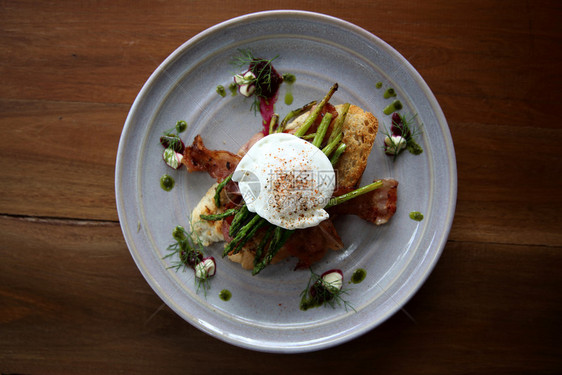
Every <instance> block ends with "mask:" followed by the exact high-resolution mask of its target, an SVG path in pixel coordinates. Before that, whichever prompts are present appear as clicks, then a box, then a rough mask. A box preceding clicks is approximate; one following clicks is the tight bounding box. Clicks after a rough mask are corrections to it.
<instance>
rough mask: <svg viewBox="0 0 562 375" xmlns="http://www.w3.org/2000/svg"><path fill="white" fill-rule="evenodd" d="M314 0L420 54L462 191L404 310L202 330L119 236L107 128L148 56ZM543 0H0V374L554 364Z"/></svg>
mask: <svg viewBox="0 0 562 375" xmlns="http://www.w3.org/2000/svg"><path fill="white" fill-rule="evenodd" d="M279 7H282V8H285V9H302V10H310V11H319V12H323V13H326V14H329V15H333V16H337V17H340V18H342V19H344V20H347V21H350V22H352V23H355V24H357V25H358V26H361V27H363V28H365V29H366V30H368V31H370V32H372V33H374V34H376V35H378V36H379V37H381V38H382V39H383V40H385V41H386V42H388V43H390V44H391V45H392V46H394V47H395V48H396V49H397V50H398V51H399V52H400V53H402V54H403V55H404V57H406V58H407V59H408V60H409V61H410V62H411V63H412V64H413V65H414V67H416V68H417V70H418V71H419V72H420V74H421V75H422V76H423V77H424V79H425V80H426V82H427V83H428V84H429V86H430V87H431V89H432V90H433V92H434V94H435V96H436V97H437V99H438V101H439V103H440V104H441V106H442V108H443V111H444V113H445V115H446V117H447V120H448V123H449V126H450V128H451V132H452V135H453V140H454V144H455V149H456V155H457V164H458V183H459V189H458V203H457V210H456V216H455V220H454V224H453V227H452V231H451V233H450V237H449V241H448V242H447V246H446V248H445V250H444V252H443V255H442V257H441V259H440V261H439V263H438V265H437V267H436V269H435V270H434V272H433V273H432V275H431V276H430V277H429V279H428V280H427V282H426V283H425V284H424V285H423V287H422V288H421V290H420V291H419V292H418V293H417V294H416V295H415V296H414V298H413V299H412V300H411V301H410V302H409V303H408V304H407V305H406V307H405V309H406V311H408V313H409V314H410V315H411V316H412V317H413V320H411V319H410V318H409V317H408V316H406V314H403V313H397V314H396V315H394V316H393V317H392V318H391V319H389V320H388V321H387V322H385V323H384V324H382V325H381V326H379V327H378V328H376V329H374V330H372V331H371V332H369V333H368V334H365V335H364V336H361V337H360V338H358V339H356V340H353V341H351V342H348V343H345V344H343V345H340V346H338V347H335V348H331V349H328V350H324V351H319V352H313V353H307V354H300V355H275V354H266V353H258V352H251V351H248V350H245V349H240V348H237V347H234V346H231V345H228V344H226V343H223V342H221V341H219V340H217V339H214V338H212V337H210V336H207V335H206V334H204V333H202V332H200V331H199V330H197V329H196V328H194V327H192V326H191V325H190V324H188V323H187V322H185V321H184V320H182V319H181V318H180V317H179V316H177V315H176V314H175V313H174V312H173V311H171V310H170V309H169V308H168V307H167V306H166V305H164V304H163V303H162V301H161V300H160V299H159V298H158V297H157V296H156V294H155V293H154V292H153V291H152V289H151V288H150V287H149V285H148V284H147V283H146V281H145V280H144V278H143V277H142V276H141V274H140V272H139V271H138V269H137V268H136V266H135V264H134V262H133V260H132V258H131V256H130V254H129V252H128V250H127V246H126V244H125V241H124V239H123V236H122V233H121V229H120V227H119V222H118V218H117V212H116V206H115V196H114V167H115V157H116V152H117V145H118V141H119V136H120V133H121V130H122V127H123V124H124V121H125V118H126V116H127V113H128V111H129V109H130V106H131V104H132V102H133V100H134V98H135V96H136V95H137V93H138V91H139V90H140V88H141V86H142V85H143V83H144V82H145V80H146V79H147V78H148V76H149V75H150V74H151V72H152V71H153V70H154V69H155V68H156V67H157V66H158V65H159V64H160V62H162V61H163V60H164V59H165V58H166V56H168V55H169V54H170V53H171V52H172V51H173V50H174V49H175V48H177V47H178V46H179V45H181V44H182V43H183V42H184V41H186V40H187V39H189V38H190V37H192V36H194V35H195V34H197V33H199V32H201V31H202V30H204V29H206V28H208V27H210V26H212V25H214V24H216V23H219V22H221V21H224V20H227V19H229V18H232V17H235V16H239V15H242V14H244V13H250V12H255V11H260V10H268V9H275V8H279ZM561 22H562V7H561V4H560V2H559V1H522V0H512V1H497V0H496V1H493V0H486V1H483V0H472V1H454V0H453V1H450V0H448V1H444V0H426V1H406V0H393V1H365V2H358V1H354V2H335V1H333V2H308V1H304V2H303V1H292V0H290V1H285V2H284V3H283V4H281V3H280V2H274V1H259V2H255V1H250V2H247V1H238V0H233V1H231V2H230V4H229V5H228V6H225V5H224V4H223V2H221V1H217V0H207V1H183V2H182V1H176V0H168V1H165V2H151V1H136V2H130V1H1V2H0V30H1V32H0V51H1V56H2V57H1V63H0V83H1V84H0V87H1V91H0V93H1V95H0V107H1V118H0V127H1V130H2V136H1V137H0V155H1V156H0V174H1V183H0V257H1V258H0V371H1V372H2V373H21V374H113V373H125V374H155V373H156V374H184V373H190V374H195V373H201V374H209V373H227V372H229V373H266V372H268V373H286V372H289V373H291V372H293V373H300V372H304V371H307V372H311V373H319V372H320V371H323V370H325V371H328V372H329V373H337V372H340V373H341V372H342V371H346V370H350V369H352V370H359V371H361V372H362V373H370V372H371V370H372V369H376V370H377V373H381V374H395V373H397V374H411V373H427V374H429V373H431V374H461V373H462V374H468V373H470V374H472V373H474V374H483V373H490V374H503V373H505V374H508V373H509V374H513V373H533V374H550V373H555V372H560V371H562V350H561V349H562V345H561V339H560V337H559V334H560V333H561V329H560V328H561V327H562V321H561V319H560V317H561V316H562V301H561V292H560V290H561V288H562V276H561V274H562V271H561V269H562V229H561V225H562V220H561V217H562V211H561V209H562V178H561V175H562V168H561V167H562V160H561V157H560V155H561V153H562V129H561V128H562V127H561V126H560V121H561V120H560V117H561V116H560V109H561V108H562V107H561V104H560V103H561V102H562V95H561V94H560V89H561V88H562V79H561V77H562V75H561V74H560V67H561V62H562V52H561V51H562V27H561Z"/></svg>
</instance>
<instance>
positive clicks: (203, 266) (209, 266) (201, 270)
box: [195, 257, 217, 279]
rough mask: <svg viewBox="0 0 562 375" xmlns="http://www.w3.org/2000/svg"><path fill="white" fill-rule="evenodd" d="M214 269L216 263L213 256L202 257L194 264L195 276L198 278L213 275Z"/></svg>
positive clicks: (215, 268)
mask: <svg viewBox="0 0 562 375" xmlns="http://www.w3.org/2000/svg"><path fill="white" fill-rule="evenodd" d="M216 270H217V265H216V262H215V258H213V257H208V258H203V260H202V261H201V262H199V263H198V264H197V265H196V266H195V277H196V278H198V279H207V278H209V277H212V276H214V275H215V273H216Z"/></svg>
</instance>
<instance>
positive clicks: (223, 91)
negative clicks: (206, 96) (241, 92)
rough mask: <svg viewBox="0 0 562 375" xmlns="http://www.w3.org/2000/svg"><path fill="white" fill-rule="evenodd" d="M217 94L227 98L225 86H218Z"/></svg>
mask: <svg viewBox="0 0 562 375" xmlns="http://www.w3.org/2000/svg"><path fill="white" fill-rule="evenodd" d="M217 94H219V95H220V96H222V97H223V98H224V97H225V96H226V90H225V89H224V86H223V85H218V86H217Z"/></svg>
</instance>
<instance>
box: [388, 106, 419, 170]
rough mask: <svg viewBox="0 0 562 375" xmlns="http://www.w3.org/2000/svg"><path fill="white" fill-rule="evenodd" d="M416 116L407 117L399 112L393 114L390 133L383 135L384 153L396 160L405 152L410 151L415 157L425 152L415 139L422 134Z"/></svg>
mask: <svg viewBox="0 0 562 375" xmlns="http://www.w3.org/2000/svg"><path fill="white" fill-rule="evenodd" d="M415 118H416V115H414V116H411V117H406V116H405V115H401V114H399V113H397V112H395V113H393V114H392V125H391V127H390V131H389V130H386V131H385V132H383V134H384V135H385V136H386V137H385V139H384V152H385V153H386V154H387V155H389V156H392V157H393V158H394V160H396V157H397V156H398V155H399V154H400V153H402V151H404V150H406V149H407V150H408V151H409V152H410V153H412V154H414V155H419V154H421V153H422V152H423V148H422V147H421V146H420V145H419V144H418V143H417V142H416V140H415V137H416V136H417V135H418V134H420V133H421V129H420V127H417V126H415V122H414V120H415Z"/></svg>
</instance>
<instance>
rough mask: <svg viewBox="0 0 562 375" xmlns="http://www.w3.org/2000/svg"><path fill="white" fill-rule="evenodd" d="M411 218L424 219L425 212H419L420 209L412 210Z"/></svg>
mask: <svg viewBox="0 0 562 375" xmlns="http://www.w3.org/2000/svg"><path fill="white" fill-rule="evenodd" d="M410 219H412V220H415V221H422V220H423V214H422V213H421V212H418V211H412V212H410Z"/></svg>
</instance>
